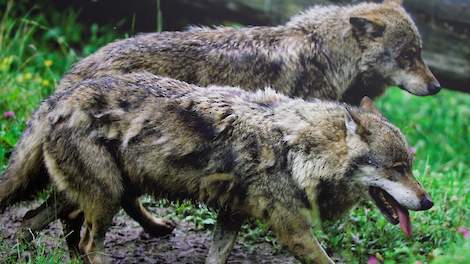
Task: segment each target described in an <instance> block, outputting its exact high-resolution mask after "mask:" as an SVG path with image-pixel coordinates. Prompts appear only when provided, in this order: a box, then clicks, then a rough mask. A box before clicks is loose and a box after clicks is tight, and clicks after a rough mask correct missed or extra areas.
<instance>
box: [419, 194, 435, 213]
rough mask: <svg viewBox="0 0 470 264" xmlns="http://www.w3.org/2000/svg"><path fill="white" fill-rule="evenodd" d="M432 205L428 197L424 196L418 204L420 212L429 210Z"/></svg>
mask: <svg viewBox="0 0 470 264" xmlns="http://www.w3.org/2000/svg"><path fill="white" fill-rule="evenodd" d="M433 205H434V203H433V202H432V201H431V198H429V196H427V195H425V196H424V198H423V199H421V202H420V207H421V208H420V210H428V209H431V207H432V206H433Z"/></svg>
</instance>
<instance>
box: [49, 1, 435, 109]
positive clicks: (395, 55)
mask: <svg viewBox="0 0 470 264" xmlns="http://www.w3.org/2000/svg"><path fill="white" fill-rule="evenodd" d="M400 3H401V1H398V0H385V1H384V3H381V4H376V3H362V4H357V5H352V6H315V7H313V8H311V9H309V10H307V11H305V12H303V13H301V14H299V15H297V16H294V17H293V18H291V19H290V21H288V22H287V23H286V24H284V25H280V26H273V27H261V26H257V27H242V28H229V27H217V28H207V27H201V28H198V27H192V28H191V30H189V31H186V32H163V33H151V34H143V35H139V36H136V37H133V38H129V39H124V40H120V41H117V42H114V43H111V44H108V45H106V46H105V47H103V48H101V49H99V50H98V51H97V52H96V53H94V54H93V55H91V56H89V57H87V58H85V59H83V60H82V61H80V62H78V63H77V64H76V65H75V66H74V67H72V69H71V70H70V71H69V72H68V73H67V74H66V75H65V76H64V77H63V79H62V80H61V82H60V84H59V86H58V88H57V90H59V91H61V90H63V89H67V87H70V85H72V84H74V83H76V82H78V81H80V80H84V79H87V78H92V77H96V76H100V75H103V74H108V73H128V72H135V71H141V70H145V71H149V72H152V73H154V74H156V75H161V76H167V77H171V78H174V79H178V80H182V81H185V82H189V83H193V84H197V85H200V86H207V85H212V84H215V85H229V86H239V87H242V88H244V89H248V90H254V89H257V88H259V87H268V86H269V87H271V88H272V89H274V90H276V91H279V92H282V93H284V94H286V95H288V96H290V97H302V98H322V99H330V100H341V101H345V102H348V103H352V104H358V103H359V102H360V100H361V99H362V97H363V96H368V97H371V98H373V97H376V96H378V95H380V94H382V93H383V91H384V90H385V88H386V87H387V86H390V85H396V86H399V87H401V88H402V89H404V90H406V91H408V92H410V93H412V94H415V95H432V94H435V93H437V92H438V91H439V90H440V85H439V82H438V81H437V80H436V78H435V77H434V76H433V74H432V73H431V71H430V70H429V68H428V67H427V66H426V64H425V63H424V62H423V59H422V57H421V48H422V41H421V38H420V35H419V32H418V30H417V28H416V26H415V24H414V23H413V21H412V20H411V18H410V17H409V15H408V14H407V13H406V11H405V10H404V9H403V8H402V7H401V5H400Z"/></svg>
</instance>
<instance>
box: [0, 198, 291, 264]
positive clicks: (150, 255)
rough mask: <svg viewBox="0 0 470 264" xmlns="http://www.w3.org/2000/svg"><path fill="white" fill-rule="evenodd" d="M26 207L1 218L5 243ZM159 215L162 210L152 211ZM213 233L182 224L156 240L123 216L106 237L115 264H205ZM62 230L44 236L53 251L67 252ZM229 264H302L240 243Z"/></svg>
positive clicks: (264, 246) (51, 230)
mask: <svg viewBox="0 0 470 264" xmlns="http://www.w3.org/2000/svg"><path fill="white" fill-rule="evenodd" d="M32 207H33V205H31V204H29V205H28V204H24V205H20V206H17V207H14V208H11V209H9V210H6V211H5V212H4V213H3V214H2V215H1V216H0V226H1V231H2V234H3V236H4V239H5V240H6V242H7V243H9V244H10V243H11V244H12V245H13V244H14V243H16V240H15V236H14V234H15V232H16V230H17V229H18V227H19V224H20V220H21V218H22V217H23V215H24V214H25V212H26V211H27V210H28V209H29V208H32ZM150 210H151V211H153V212H154V213H156V214H157V215H161V214H162V211H161V210H162V209H159V208H150ZM210 235H211V234H210V231H198V230H196V229H195V226H194V225H193V224H192V223H188V222H184V221H182V222H181V221H180V222H179V223H178V226H177V228H176V229H175V230H174V231H173V233H172V234H171V235H169V236H166V237H162V238H152V237H149V236H148V235H146V234H144V233H143V232H142V228H141V227H140V226H139V225H138V224H137V223H136V222H135V221H133V220H132V219H130V218H129V217H128V216H127V215H125V214H124V213H123V212H120V213H119V214H118V215H116V217H115V218H114V225H113V227H112V228H111V230H109V231H108V233H107V236H106V253H107V254H109V255H110V256H111V257H112V259H113V263H204V258H205V256H206V254H207V252H208V248H209V245H210V241H211V239H210V237H211V236H210ZM62 236H63V234H62V228H61V225H60V223H58V221H56V222H54V223H53V224H51V225H50V226H49V227H48V229H47V230H45V231H43V232H42V235H41V236H40V237H41V238H40V239H41V240H42V241H43V242H45V243H46V244H47V246H48V247H49V248H57V247H59V248H64V247H65V245H64V240H63V239H59V238H60V237H62ZM229 263H283V264H284V263H285V264H288V263H298V262H297V261H296V260H295V259H294V258H293V257H291V256H290V255H289V254H288V253H287V252H286V251H282V250H281V251H279V249H275V248H273V246H272V245H271V244H269V243H258V244H256V245H252V246H246V245H245V244H242V243H241V242H240V241H237V244H236V245H235V248H234V249H233V251H232V254H231V255H230V258H229Z"/></svg>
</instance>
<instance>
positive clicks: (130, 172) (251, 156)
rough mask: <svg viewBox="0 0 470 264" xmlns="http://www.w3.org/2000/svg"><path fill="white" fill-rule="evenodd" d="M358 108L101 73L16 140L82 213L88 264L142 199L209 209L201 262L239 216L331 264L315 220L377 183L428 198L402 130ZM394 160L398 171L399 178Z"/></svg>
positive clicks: (228, 243) (43, 112) (44, 110)
mask: <svg viewBox="0 0 470 264" xmlns="http://www.w3.org/2000/svg"><path fill="white" fill-rule="evenodd" d="M363 105H364V107H363V108H355V107H348V106H346V105H341V104H338V103H333V102H321V101H312V102H306V101H304V100H301V99H290V98H288V97H286V96H284V95H281V94H278V93H276V92H274V91H273V90H270V89H267V90H265V91H258V92H255V93H249V92H245V91H243V90H241V89H238V88H231V87H219V86H210V87H208V88H200V87H197V86H193V85H189V84H186V83H183V82H180V81H176V80H173V79H167V78H162V77H156V76H154V75H152V74H149V73H137V74H127V75H121V76H105V77H102V78H95V79H90V80H87V81H84V82H81V83H79V84H76V85H74V86H73V87H71V88H69V89H67V90H66V91H64V92H58V93H56V94H55V95H53V96H52V97H50V98H49V99H48V100H46V101H45V102H44V103H43V104H42V105H41V106H40V108H39V110H38V111H37V112H36V114H35V116H34V118H33V120H32V121H31V123H32V125H31V128H30V129H31V131H32V132H29V133H26V134H25V136H24V138H23V140H22V142H29V141H31V140H34V141H37V142H40V147H39V152H38V153H37V155H41V156H42V158H44V160H45V164H46V167H47V171H48V173H49V174H50V175H51V178H52V179H53V182H54V184H55V186H56V187H57V188H58V189H59V190H60V191H62V192H64V193H65V194H66V195H67V198H68V199H69V200H70V201H72V202H73V203H76V204H78V205H79V207H80V209H81V210H83V212H84V217H85V226H86V232H85V235H84V237H83V238H82V240H81V242H80V249H81V250H82V251H83V253H85V255H86V256H87V257H89V259H88V260H89V261H91V262H92V263H101V262H103V261H105V258H104V257H103V254H102V253H103V251H104V245H103V242H104V234H105V232H106V230H107V228H108V227H109V225H110V224H111V220H112V218H113V215H114V214H115V213H116V212H117V210H118V209H119V208H120V207H121V206H123V207H126V203H127V201H128V200H129V198H131V200H133V198H134V197H135V196H136V195H141V194H144V193H148V194H153V195H155V196H157V197H167V198H169V199H171V200H175V199H178V200H179V199H190V200H193V201H198V202H204V203H207V204H208V205H209V206H211V207H213V208H215V209H216V210H218V212H219V217H218V221H217V224H216V228H215V230H214V242H213V244H212V246H211V249H210V251H209V256H208V258H207V262H208V263H224V262H225V261H226V258H227V256H228V254H229V253H230V250H231V248H232V246H233V243H234V241H235V239H236V235H237V232H238V230H239V228H240V225H241V224H242V223H243V221H244V220H245V219H247V218H257V219H261V220H263V221H265V222H266V223H267V224H268V225H269V226H270V227H271V228H272V229H273V231H274V233H275V234H276V236H277V238H278V240H279V241H280V243H281V244H283V245H284V246H286V247H287V249H288V250H289V251H290V252H292V253H293V254H294V255H295V256H296V257H297V258H299V259H300V260H301V261H302V262H304V263H331V262H332V261H331V260H330V259H329V258H328V256H327V255H326V254H325V252H324V251H323V249H322V248H321V247H320V245H319V243H318V242H317V240H316V239H315V237H314V236H313V235H312V234H311V233H310V232H309V228H310V226H311V225H312V224H313V223H314V222H315V219H317V218H321V219H336V218H337V217H339V216H341V215H343V214H344V213H346V212H347V210H348V209H350V208H351V207H352V206H354V204H356V203H357V202H358V201H359V200H360V199H361V198H363V197H367V195H366V193H367V192H366V191H367V188H368V187H369V186H372V185H374V186H375V184H376V183H375V182H378V181H379V180H384V181H385V180H387V181H393V182H394V183H396V184H401V185H403V186H405V187H403V188H406V192H411V193H413V194H414V195H416V197H421V196H424V195H425V193H424V191H423V190H422V189H421V187H420V186H419V184H418V183H417V182H416V180H415V179H414V178H413V176H412V175H411V158H410V154H409V153H408V152H407V145H406V142H405V140H404V137H403V136H402V134H401V133H400V132H399V130H398V129H397V128H395V127H394V126H393V125H391V124H390V123H389V122H388V121H387V120H386V119H385V118H383V117H382V116H381V115H379V114H377V112H374V111H376V109H375V108H373V106H371V104H370V103H369V105H367V104H363ZM18 148H21V143H20V145H19V147H18ZM16 153H18V152H16ZM13 159H15V155H14V156H13ZM397 162H400V163H403V164H406V165H407V167H406V169H405V170H404V171H402V172H400V173H398V172H396V170H395V169H394V166H395V164H396V163H397ZM21 165H23V167H29V168H30V169H33V168H34V166H37V164H36V163H34V164H21ZM30 165H31V166H33V167H30ZM371 166H374V169H373V170H374V176H370V175H368V173H367V172H366V171H368V170H370V167H371ZM7 173H8V169H7ZM405 182H406V184H405ZM377 186H379V185H377ZM381 187H383V186H381ZM384 188H385V187H384ZM325 192H327V193H328V195H325ZM395 198H396V199H397V201H398V202H401V199H400V197H399V196H398V197H395ZM324 205H327V206H324ZM403 206H407V205H406V204H404V205H403ZM407 207H408V206H407ZM414 209H417V208H414Z"/></svg>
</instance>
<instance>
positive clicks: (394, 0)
mask: <svg viewBox="0 0 470 264" xmlns="http://www.w3.org/2000/svg"><path fill="white" fill-rule="evenodd" d="M384 4H386V5H402V4H403V0H384Z"/></svg>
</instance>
